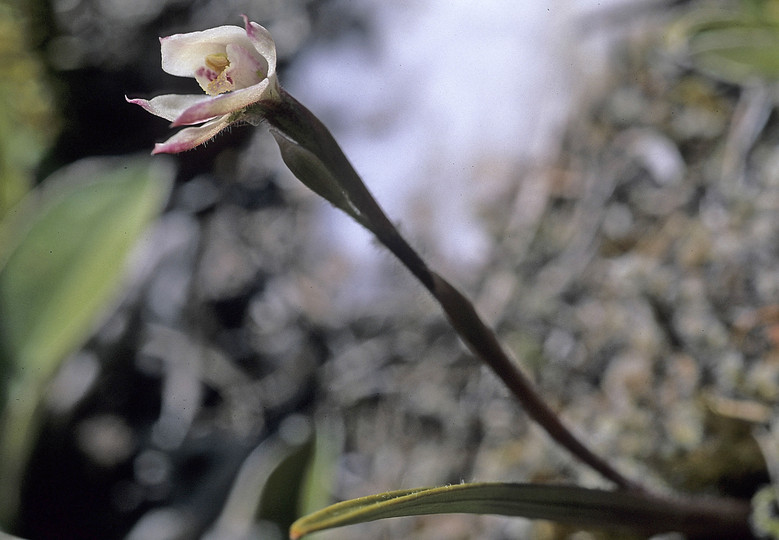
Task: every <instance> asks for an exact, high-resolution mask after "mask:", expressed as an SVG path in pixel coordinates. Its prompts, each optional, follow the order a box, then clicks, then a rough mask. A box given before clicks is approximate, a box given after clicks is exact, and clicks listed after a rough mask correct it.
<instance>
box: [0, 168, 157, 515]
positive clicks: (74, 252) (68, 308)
mask: <svg viewBox="0 0 779 540" xmlns="http://www.w3.org/2000/svg"><path fill="white" fill-rule="evenodd" d="M171 180H172V171H171V169H170V167H169V166H167V165H166V164H165V163H164V162H162V161H160V160H154V162H152V160H151V159H150V158H146V157H144V158H138V159H117V158H114V159H108V158H104V159H89V160H83V161H80V162H78V163H75V164H73V165H70V166H68V167H67V168H64V169H62V170H60V171H58V172H56V173H55V174H53V175H52V176H50V177H49V178H48V179H47V180H46V181H45V182H44V183H43V184H42V185H41V186H40V187H39V188H36V189H35V190H33V191H32V192H30V194H29V195H28V196H27V198H26V199H25V200H24V201H22V202H21V203H20V204H19V205H17V206H16V207H14V208H13V209H12V210H11V211H10V212H9V213H8V215H7V217H6V219H5V220H4V221H3V222H2V223H1V224H0V376H2V378H1V379H0V384H2V385H3V386H0V407H2V406H3V404H4V403H5V405H6V410H4V411H2V412H3V416H2V423H0V456H2V459H0V500H3V502H4V503H5V504H4V505H1V508H0V513H3V515H2V516H0V518H2V519H3V520H5V521H7V520H8V519H10V517H11V514H12V510H10V509H11V508H13V506H14V504H13V501H14V500H15V494H16V493H17V491H18V481H19V478H20V475H21V473H22V471H23V463H24V461H25V455H26V452H27V449H28V446H29V444H30V437H31V436H32V434H33V433H34V432H35V410H36V407H37V404H38V402H39V401H40V397H41V395H42V393H43V390H44V388H45V385H46V383H47V382H48V381H49V379H50V378H51V376H52V374H53V373H54V371H55V370H56V368H57V367H58V366H59V364H60V362H61V361H62V360H63V359H64V358H65V357H66V356H67V355H68V354H70V353H71V352H72V351H74V350H75V349H76V348H77V347H79V346H80V345H81V344H82V343H83V341H84V340H85V339H86V338H87V337H88V335H89V333H90V332H91V331H92V330H93V329H94V327H95V325H96V323H97V320H98V318H99V317H100V315H103V314H105V313H106V312H107V307H108V303H109V302H110V301H111V300H112V299H113V298H114V296H115V295H116V293H117V292H118V289H119V285H120V284H121V278H122V275H123V270H124V264H125V261H126V259H127V256H128V254H129V253H130V250H131V249H132V248H133V246H134V245H135V243H136V241H137V240H138V238H139V236H140V234H141V233H142V232H143V231H144V230H145V228H146V226H147V225H148V224H149V222H150V221H151V219H152V218H154V217H155V216H156V215H157V213H158V212H159V210H160V209H161V207H162V204H163V203H164V201H165V200H166V199H167V195H168V193H169V191H170V187H171ZM6 385H7V386H6Z"/></svg>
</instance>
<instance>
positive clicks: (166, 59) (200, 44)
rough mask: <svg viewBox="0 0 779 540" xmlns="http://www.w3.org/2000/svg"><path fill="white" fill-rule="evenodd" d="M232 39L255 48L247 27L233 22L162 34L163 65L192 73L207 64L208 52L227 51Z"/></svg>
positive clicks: (177, 72)
mask: <svg viewBox="0 0 779 540" xmlns="http://www.w3.org/2000/svg"><path fill="white" fill-rule="evenodd" d="M228 43H235V44H238V45H241V46H243V47H245V48H247V49H251V50H255V47H254V43H253V42H252V41H251V40H250V39H249V38H248V37H247V35H246V31H245V30H244V29H243V28H240V27H238V26H231V25H228V26H218V27H216V28H210V29H208V30H202V31H200V32H188V33H186V34H174V35H172V36H168V37H164V38H160V45H161V49H162V69H163V70H164V71H165V72H167V73H170V74H171V75H178V76H180V77H192V76H193V74H194V73H195V71H197V70H198V69H199V68H201V67H202V66H203V65H204V61H205V58H206V56H208V55H210V54H224V53H225V51H226V47H227V44H228ZM258 56H259V55H258Z"/></svg>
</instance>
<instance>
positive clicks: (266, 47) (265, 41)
mask: <svg viewBox="0 0 779 540" xmlns="http://www.w3.org/2000/svg"><path fill="white" fill-rule="evenodd" d="M241 17H243V22H244V25H245V27H246V36H247V37H248V38H249V39H250V40H251V42H252V44H253V45H254V48H255V50H256V51H257V52H258V53H260V56H262V57H263V58H264V59H265V61H266V62H267V63H268V71H267V73H266V76H267V77H268V78H272V77H273V76H275V74H276V42H275V41H273V37H271V35H270V32H268V31H267V30H266V29H265V28H264V27H263V26H260V25H259V24H257V23H256V22H251V21H250V20H249V17H247V16H246V15H241Z"/></svg>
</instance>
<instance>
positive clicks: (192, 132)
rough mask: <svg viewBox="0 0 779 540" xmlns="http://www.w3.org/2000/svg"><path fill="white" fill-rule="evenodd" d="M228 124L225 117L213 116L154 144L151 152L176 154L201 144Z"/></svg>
mask: <svg viewBox="0 0 779 540" xmlns="http://www.w3.org/2000/svg"><path fill="white" fill-rule="evenodd" d="M229 125H230V122H229V121H228V119H227V117H225V116H223V117H221V118H215V119H213V120H211V121H210V122H207V123H205V124H203V125H202V126H198V127H189V128H184V129H182V130H181V131H179V132H178V133H176V134H175V135H174V136H173V137H171V138H170V139H168V140H167V141H165V142H164V143H157V144H155V145H154V150H153V151H152V154H178V153H179V152H184V151H186V150H191V149H193V148H194V147H196V146H198V145H201V144H203V143H204V142H206V141H208V140H210V139H211V138H213V137H214V136H215V135H216V134H217V133H219V132H220V131H222V130H223V129H224V128H226V127H227V126H229Z"/></svg>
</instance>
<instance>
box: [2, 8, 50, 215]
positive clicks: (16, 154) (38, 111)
mask: <svg viewBox="0 0 779 540" xmlns="http://www.w3.org/2000/svg"><path fill="white" fill-rule="evenodd" d="M25 30H26V24H25V21H24V20H23V18H22V15H21V13H20V11H19V10H17V9H14V8H13V7H11V6H10V5H8V4H3V3H0V62H2V66H3V76H2V77H1V78H0V103H2V106H0V219H1V218H2V216H3V215H4V214H5V213H6V212H7V211H8V209H9V208H10V207H11V206H12V205H14V204H15V203H16V202H18V201H19V200H20V199H21V198H22V196H23V195H24V194H25V193H26V191H27V190H28V189H29V187H30V184H31V181H32V172H33V170H34V168H35V167H36V166H37V164H38V161H39V160H40V158H41V155H42V154H43V152H44V151H45V150H46V148H47V147H48V145H49V144H50V143H51V141H52V140H53V138H54V136H56V134H57V131H58V129H57V127H58V126H57V122H56V121H55V114H54V104H53V98H52V95H51V92H50V90H49V88H48V86H47V84H46V81H45V77H44V72H43V67H42V65H41V63H40V61H39V59H38V58H37V57H36V56H35V54H34V53H33V52H31V51H30V47H29V43H28V39H26V38H27V36H26V35H25Z"/></svg>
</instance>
